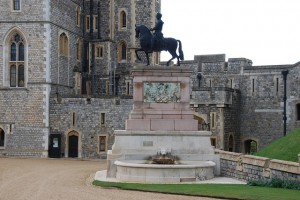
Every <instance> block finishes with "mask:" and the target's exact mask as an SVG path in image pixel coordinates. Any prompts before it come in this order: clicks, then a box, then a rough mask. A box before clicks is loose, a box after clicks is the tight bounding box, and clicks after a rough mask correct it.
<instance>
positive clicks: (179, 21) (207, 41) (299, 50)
mask: <svg viewBox="0 0 300 200" xmlns="http://www.w3.org/2000/svg"><path fill="white" fill-rule="evenodd" d="M161 2H162V6H161V13H162V15H163V16H162V20H163V21H164V27H163V31H162V32H163V34H164V37H172V38H175V39H179V40H181V42H182V45H183V52H184V56H185V60H193V59H194V55H208V54H226V60H228V58H247V59H250V60H252V62H253V65H254V66H257V65H281V64H294V63H296V62H298V61H300V11H299V9H300V0H161ZM170 58H171V55H170V54H169V53H168V52H165V51H164V52H162V54H161V60H162V61H166V60H169V59H170Z"/></svg>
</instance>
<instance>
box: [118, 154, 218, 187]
mask: <svg viewBox="0 0 300 200" xmlns="http://www.w3.org/2000/svg"><path fill="white" fill-rule="evenodd" d="M115 165H116V166H117V174H116V178H117V180H119V181H123V182H141V183H181V182H196V181H199V180H200V181H203V180H208V179H212V178H214V173H213V168H214V166H215V165H216V164H215V163H214V162H211V161H195V162H192V161H190V162H185V163H181V164H177V165H157V164H156V165H155V164H144V163H141V161H134V160H131V161H124V162H123V161H116V162H115Z"/></svg>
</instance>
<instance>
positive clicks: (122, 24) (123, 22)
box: [120, 11, 127, 28]
mask: <svg viewBox="0 0 300 200" xmlns="http://www.w3.org/2000/svg"><path fill="white" fill-rule="evenodd" d="M126 18H127V16H126V13H125V11H122V12H121V14H120V28H126V26H127V22H126V21H127V19H126Z"/></svg>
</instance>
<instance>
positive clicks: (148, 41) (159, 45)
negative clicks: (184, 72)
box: [135, 13, 184, 66]
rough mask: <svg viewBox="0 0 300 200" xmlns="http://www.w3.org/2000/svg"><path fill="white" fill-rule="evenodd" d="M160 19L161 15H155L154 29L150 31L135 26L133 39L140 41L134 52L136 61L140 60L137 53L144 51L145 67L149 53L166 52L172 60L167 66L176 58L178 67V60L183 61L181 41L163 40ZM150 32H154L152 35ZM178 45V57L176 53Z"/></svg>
mask: <svg viewBox="0 0 300 200" xmlns="http://www.w3.org/2000/svg"><path fill="white" fill-rule="evenodd" d="M161 17H162V14H161V13H157V14H156V19H157V21H156V24H155V27H153V28H151V29H150V30H149V29H148V28H147V27H146V26H144V25H139V26H137V25H136V26H135V37H136V38H139V39H140V46H141V48H138V49H136V50H135V54H136V57H137V59H138V60H141V58H140V57H139V55H138V52H139V51H144V52H145V54H146V57H147V65H149V55H148V54H149V53H152V52H161V51H168V52H169V53H170V54H171V55H172V58H171V59H170V60H169V61H168V62H167V66H169V64H170V62H171V61H172V60H173V59H175V58H177V65H178V66H180V60H183V59H184V56H183V51H182V45H181V41H180V40H176V39H174V38H164V36H163V33H162V28H163V25H164V22H163V21H162V20H161ZM151 31H154V33H153V34H152V33H151ZM178 44H179V56H178V55H177V53H176V50H177V46H178Z"/></svg>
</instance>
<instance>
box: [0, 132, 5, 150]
mask: <svg viewBox="0 0 300 200" xmlns="http://www.w3.org/2000/svg"><path fill="white" fill-rule="evenodd" d="M4 140H5V133H4V131H3V129H2V128H0V147H4Z"/></svg>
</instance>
